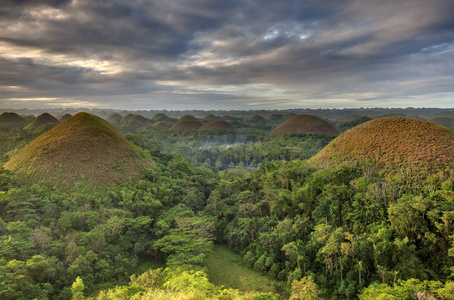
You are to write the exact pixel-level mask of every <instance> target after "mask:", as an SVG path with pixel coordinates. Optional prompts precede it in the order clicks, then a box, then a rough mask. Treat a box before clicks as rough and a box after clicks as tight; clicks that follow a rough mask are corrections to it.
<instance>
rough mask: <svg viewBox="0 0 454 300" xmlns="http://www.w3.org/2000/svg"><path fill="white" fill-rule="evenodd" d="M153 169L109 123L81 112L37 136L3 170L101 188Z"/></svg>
mask: <svg viewBox="0 0 454 300" xmlns="http://www.w3.org/2000/svg"><path fill="white" fill-rule="evenodd" d="M152 166H153V163H152V162H151V161H150V160H148V159H147V158H145V157H143V156H142V155H141V153H140V152H139V151H138V150H137V149H136V148H134V146H133V145H132V144H131V143H130V142H128V141H127V140H126V139H125V138H124V137H123V136H122V134H121V133H120V132H118V131H117V130H116V129H115V128H113V127H112V126H111V125H110V124H108V123H107V122H106V121H104V120H103V119H101V118H99V117H97V116H94V115H90V114H88V113H78V114H76V115H75V116H73V117H72V118H70V119H69V120H68V121H66V122H64V123H62V124H60V125H58V126H56V127H54V128H52V129H51V130H49V131H47V132H46V133H44V134H42V135H40V136H39V137H37V138H36V139H35V140H33V141H32V142H31V143H30V144H29V145H27V146H26V147H25V148H24V149H23V150H22V151H21V152H19V153H18V154H16V155H15V156H13V157H12V158H11V160H9V161H8V162H7V163H6V164H5V165H4V168H5V169H9V170H12V171H14V172H16V173H20V174H26V175H29V176H30V177H31V178H32V179H33V180H38V181H41V180H43V181H52V182H57V183H65V184H71V183H73V182H75V181H78V180H80V179H81V178H83V177H85V178H87V179H88V180H89V182H91V183H93V184H96V185H100V184H105V183H107V184H110V183H113V182H117V181H122V180H127V179H130V178H138V177H139V175H140V173H141V171H142V170H143V169H144V168H147V167H148V168H151V167H152Z"/></svg>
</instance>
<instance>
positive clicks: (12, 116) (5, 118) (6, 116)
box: [0, 112, 25, 123]
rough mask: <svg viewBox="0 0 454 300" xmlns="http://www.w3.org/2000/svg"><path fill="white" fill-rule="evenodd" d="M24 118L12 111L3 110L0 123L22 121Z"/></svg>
mask: <svg viewBox="0 0 454 300" xmlns="http://www.w3.org/2000/svg"><path fill="white" fill-rule="evenodd" d="M24 122H25V119H24V118H22V117H21V116H19V115H18V114H16V113H13V112H4V113H2V114H1V115H0V123H24Z"/></svg>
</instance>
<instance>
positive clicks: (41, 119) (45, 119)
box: [24, 113, 60, 130]
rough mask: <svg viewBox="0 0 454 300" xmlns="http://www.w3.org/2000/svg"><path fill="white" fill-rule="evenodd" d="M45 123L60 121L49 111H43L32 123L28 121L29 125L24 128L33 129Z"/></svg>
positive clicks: (58, 122)
mask: <svg viewBox="0 0 454 300" xmlns="http://www.w3.org/2000/svg"><path fill="white" fill-rule="evenodd" d="M45 124H60V121H58V120H57V118H55V117H54V116H52V115H50V114H48V113H43V114H41V115H39V116H37V117H36V118H34V119H33V120H32V121H31V122H30V123H28V124H27V126H25V127H24V129H25V130H33V129H36V128H39V127H41V126H43V125H45Z"/></svg>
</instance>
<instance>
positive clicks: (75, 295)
mask: <svg viewBox="0 0 454 300" xmlns="http://www.w3.org/2000/svg"><path fill="white" fill-rule="evenodd" d="M84 289H85V286H84V282H83V280H82V279H81V278H80V277H79V276H77V278H76V280H75V281H74V282H73V285H72V286H71V292H72V298H71V299H72V300H83V299H85V296H84Z"/></svg>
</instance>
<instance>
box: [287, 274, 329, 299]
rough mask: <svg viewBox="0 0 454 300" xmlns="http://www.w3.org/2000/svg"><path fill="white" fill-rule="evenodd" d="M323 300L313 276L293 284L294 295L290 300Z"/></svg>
mask: <svg viewBox="0 0 454 300" xmlns="http://www.w3.org/2000/svg"><path fill="white" fill-rule="evenodd" d="M317 299H322V297H321V293H320V291H319V289H318V287H317V285H316V284H315V282H314V281H313V280H312V276H307V277H303V278H302V279H301V280H294V281H293V282H292V293H291V295H290V298H289V300H317Z"/></svg>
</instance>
